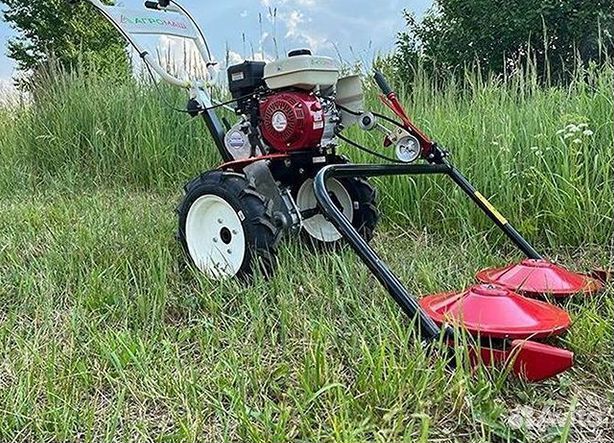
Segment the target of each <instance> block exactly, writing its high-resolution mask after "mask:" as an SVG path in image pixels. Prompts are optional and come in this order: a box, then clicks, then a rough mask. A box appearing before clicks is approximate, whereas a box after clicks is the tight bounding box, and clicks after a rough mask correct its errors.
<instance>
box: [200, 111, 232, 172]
mask: <svg viewBox="0 0 614 443" xmlns="http://www.w3.org/2000/svg"><path fill="white" fill-rule="evenodd" d="M202 116H203V119H204V120H205V124H206V125H207V129H208V130H209V134H211V138H212V139H213V142H214V143H215V146H216V147H217V150H218V151H219V153H220V156H221V157H222V160H223V161H224V162H229V161H232V160H234V158H233V157H232V155H230V152H228V149H226V144H225V143H224V137H225V135H226V130H225V129H224V126H223V125H222V122H221V121H220V118H219V117H218V115H217V113H216V112H215V110H213V109H207V110H205V111H204V112H203V113H202Z"/></svg>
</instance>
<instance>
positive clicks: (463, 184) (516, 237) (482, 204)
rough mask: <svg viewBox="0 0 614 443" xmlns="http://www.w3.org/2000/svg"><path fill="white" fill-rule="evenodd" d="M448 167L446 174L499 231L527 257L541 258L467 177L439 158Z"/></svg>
mask: <svg viewBox="0 0 614 443" xmlns="http://www.w3.org/2000/svg"><path fill="white" fill-rule="evenodd" d="M439 164H442V165H446V166H447V167H448V168H449V171H448V172H447V174H448V176H449V177H450V178H451V179H452V180H453V181H454V183H456V184H457V185H458V187H459V188H461V189H462V190H463V192H464V193H465V194H467V195H468V196H469V198H471V200H473V202H474V203H475V204H476V205H477V206H478V207H479V208H480V209H481V210H482V211H483V212H484V214H486V215H487V216H488V218H490V219H491V220H492V221H493V222H494V223H495V225H497V227H499V229H501V231H503V233H504V234H505V235H507V237H508V238H509V239H510V240H511V241H512V242H513V243H514V244H515V245H516V247H517V248H518V249H520V250H521V251H522V252H523V254H525V255H526V256H527V257H528V258H531V259H534V260H541V259H543V256H542V255H541V254H539V253H538V252H537V251H536V250H535V248H533V246H531V244H530V243H529V242H528V241H527V240H526V239H525V238H524V237H523V236H522V235H520V233H519V232H518V231H517V230H516V228H514V227H513V226H512V225H511V224H510V222H509V221H507V219H506V218H505V217H503V216H502V215H501V213H499V211H497V209H496V208H495V207H494V206H493V205H492V204H491V203H490V202H489V201H488V200H487V199H486V197H484V196H483V195H482V194H481V193H480V192H479V191H478V190H477V189H475V188H474V187H473V185H472V184H471V183H470V182H469V180H467V178H466V177H465V176H464V175H463V174H461V173H460V171H459V170H458V169H456V168H455V167H454V166H453V165H452V164H451V163H450V162H449V161H448V160H446V159H445V158H444V159H441V160H440V163H439Z"/></svg>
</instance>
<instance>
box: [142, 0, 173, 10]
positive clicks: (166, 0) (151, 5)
mask: <svg viewBox="0 0 614 443" xmlns="http://www.w3.org/2000/svg"><path fill="white" fill-rule="evenodd" d="M169 4H170V0H158V1H155V2H153V1H146V2H145V7H146V8H147V9H164V8H168V6H169Z"/></svg>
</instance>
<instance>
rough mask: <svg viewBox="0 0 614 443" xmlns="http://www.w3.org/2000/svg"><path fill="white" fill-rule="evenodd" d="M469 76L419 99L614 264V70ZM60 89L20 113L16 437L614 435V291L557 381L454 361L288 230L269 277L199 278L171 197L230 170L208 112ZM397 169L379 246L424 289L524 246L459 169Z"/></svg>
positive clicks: (470, 167) (419, 113)
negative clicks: (451, 176)
mask: <svg viewBox="0 0 614 443" xmlns="http://www.w3.org/2000/svg"><path fill="white" fill-rule="evenodd" d="M468 76H469V77H468V78H469V80H470V82H469V83H468V85H469V86H463V87H461V86H460V85H458V84H454V83H450V84H448V85H446V86H444V87H442V88H440V89H439V90H438V91H436V92H432V88H431V87H430V86H429V84H428V81H427V79H419V80H418V81H417V83H416V85H414V88H413V89H412V91H407V92H406V93H405V95H406V96H407V102H408V103H409V108H410V111H411V113H412V115H415V116H416V120H417V121H418V122H419V123H420V124H421V125H423V126H425V127H426V128H427V130H428V131H429V132H430V133H432V134H436V135H437V139H438V140H440V142H441V143H442V144H443V145H445V146H449V147H450V148H451V149H452V150H453V160H454V161H455V162H456V163H457V165H458V166H459V167H460V168H461V170H463V171H465V172H467V175H468V176H469V177H471V178H472V180H473V181H474V182H475V184H476V185H477V187H478V188H480V189H481V190H482V191H483V193H484V194H486V195H489V196H492V201H493V202H494V203H496V204H497V205H498V206H499V207H500V208H501V209H502V211H503V212H504V213H505V214H506V215H507V216H508V218H510V219H511V220H513V221H514V222H515V223H516V225H517V226H518V228H519V229H520V230H521V231H522V232H524V233H526V234H527V235H528V237H529V238H530V239H531V240H533V241H534V242H535V243H536V245H537V246H538V247H539V249H541V250H544V251H546V252H547V253H548V254H549V255H550V256H551V257H554V258H556V259H557V260H559V261H561V262H563V263H565V264H567V265H570V266H572V267H573V268H575V269H580V270H588V269H590V268H592V267H596V266H606V265H608V264H609V262H610V260H611V252H612V251H611V249H610V248H611V239H612V216H613V213H614V211H613V209H614V208H613V206H614V195H613V181H612V164H613V160H614V147H613V146H614V142H613V140H614V137H613V134H612V114H613V112H614V104H613V98H612V95H611V90H612V86H613V78H614V77H613V72H612V68H611V67H610V66H606V67H604V68H602V69H600V70H588V71H586V72H583V73H579V74H578V79H577V80H576V82H574V83H573V84H572V85H570V86H569V87H567V88H548V89H545V88H539V87H538V86H537V85H536V83H535V82H533V81H532V80H531V76H530V75H525V76H518V77H515V78H511V79H508V80H506V81H505V82H500V81H496V80H494V79H479V78H476V77H472V76H471V75H470V74H468ZM44 91H45V92H44V93H42V92H41V94H43V95H41V96H40V98H39V105H38V106H36V107H32V108H28V109H18V110H11V111H10V112H9V111H0V112H1V117H0V205H1V209H2V210H1V211H0V282H1V285H0V353H1V357H0V365H1V371H0V441H96V442H98V441H149V440H154V441H263V442H281V441H305V442H306V441H330V442H333V441H334V442H354V441H355V442H364V441H380V442H383V441H394V442H396V441H406V442H414V441H416V442H426V441H445V442H486V441H497V442H517V441H526V442H564V441H591V442H607V441H611V438H612V437H611V435H610V433H609V430H610V429H611V427H612V425H613V422H614V411H613V409H612V406H611V405H612V404H613V402H614V391H613V389H612V386H614V358H613V357H612V350H611V343H612V340H613V339H614V324H613V321H612V319H613V318H614V301H613V300H614V299H613V298H612V295H613V292H612V289H611V288H610V289H607V290H606V291H605V292H604V293H603V294H601V295H598V296H596V297H591V298H574V299H571V300H568V301H565V302H564V303H563V306H564V307H565V308H566V309H568V310H569V312H570V313H571V315H572V318H573V320H574V325H573V327H572V329H571V330H570V332H569V334H568V335H566V336H565V337H563V338H561V339H558V340H557V343H558V344H560V345H561V346H564V347H567V348H569V349H571V350H573V351H574V352H576V359H577V361H576V365H575V367H574V369H573V370H571V371H569V372H568V373H566V374H564V375H562V376H560V377H559V378H557V379H553V380H549V381H547V382H544V383H541V384H537V385H527V384H525V383H523V382H521V381H518V380H514V379H510V378H508V377H506V374H505V373H504V372H501V371H481V370H478V371H477V372H475V373H470V372H469V371H467V370H465V369H463V365H462V364H461V367H460V368H459V369H457V370H455V371H449V370H448V369H446V368H445V367H444V364H443V362H442V360H441V359H439V358H437V356H432V355H425V353H424V351H423V350H422V349H421V348H420V346H419V345H418V344H416V343H415V342H414V341H413V340H412V335H411V325H410V321H409V320H408V319H406V318H404V317H403V316H402V315H401V314H400V313H399V310H398V308H397V307H396V305H395V304H394V302H393V301H392V300H390V299H389V297H387V295H386V293H385V292H384V291H383V290H382V289H381V288H379V286H378V285H377V284H376V282H375V281H374V279H373V278H372V277H370V276H369V275H368V273H367V272H366V269H365V268H364V266H363V265H362V264H361V263H360V261H359V260H358V259H357V258H356V257H355V256H354V255H353V254H352V253H351V252H350V251H342V252H340V253H338V254H319V255H315V254H312V253H310V252H309V251H308V250H307V249H306V248H304V247H302V246H301V245H300V244H298V243H297V242H296V241H289V242H287V243H285V244H284V245H283V247H282V251H281V254H280V272H278V273H277V274H276V275H275V276H274V278H273V279H272V280H270V281H263V280H257V281H256V282H254V284H253V285H251V286H249V287H246V286H240V285H238V284H236V283H233V282H224V283H222V284H216V283H212V282H210V281H208V280H207V279H205V278H203V277H201V276H199V275H196V274H195V273H193V272H192V271H191V270H190V269H189V268H186V266H185V265H184V262H183V259H182V254H181V251H180V250H179V248H178V246H177V245H176V243H175V241H174V239H173V232H174V230H175V223H176V221H175V218H174V214H173V209H174V207H175V205H176V203H177V201H178V200H179V198H180V190H181V186H182V185H183V183H184V182H185V181H186V180H187V179H188V178H190V177H191V176H193V175H195V174H197V173H198V172H200V171H201V170H205V169H208V168H211V167H214V165H216V164H217V158H216V156H215V153H214V152H213V150H212V148H211V145H210V142H209V140H208V138H207V136H206V135H204V131H203V127H202V123H201V122H199V121H190V120H188V119H187V117H186V116H183V115H175V114H172V113H170V112H169V111H167V110H166V109H164V108H162V107H161V106H160V103H159V100H158V98H157V96H156V95H155V94H154V93H153V92H152V91H151V90H149V89H148V88H145V87H140V86H137V85H121V84H113V83H112V82H109V81H108V80H104V79H95V78H91V77H87V76H76V77H73V78H66V77H64V78H60V79H58V80H57V81H56V82H55V83H52V84H50V85H49V86H47V87H46V88H45V90H44ZM372 95H373V91H370V96H372ZM170 97H171V98H175V97H177V96H170ZM369 100H370V103H372V104H373V103H375V102H374V99H373V97H371V98H370V99H369ZM580 124H587V125H588V126H587V127H584V126H583V127H582V128H581V129H580V130H578V131H576V130H575V128H574V126H575V127H578V125H580ZM569 125H574V126H569ZM558 131H562V132H560V133H557V132H558ZM584 131H592V135H589V134H590V133H589V132H587V133H586V134H585V133H584ZM566 134H572V136H568V137H567V138H565V137H566ZM352 136H354V137H355V138H360V139H361V140H362V141H363V142H368V141H369V139H368V135H365V134H358V133H357V132H355V131H353V132H352ZM574 140H580V142H579V143H578V142H575V141H574ZM378 145H379V141H378ZM350 155H351V156H352V157H353V158H355V159H361V158H362V157H361V156H360V155H356V153H353V152H351V153H350ZM377 183H378V187H379V188H380V190H381V196H382V210H383V213H384V215H385V217H384V220H383V222H382V226H381V227H380V229H379V231H378V234H377V236H376V239H375V245H376V246H377V249H378V250H380V251H381V252H382V255H383V257H384V258H385V259H386V260H387V261H388V262H389V263H390V264H391V266H392V267H393V269H395V270H396V271H398V273H399V275H400V277H401V278H402V280H403V281H404V282H406V283H407V285H408V287H409V288H410V289H411V290H412V291H413V292H414V293H417V294H427V293H430V292H434V291H441V290H448V289H458V288H462V287H464V286H467V285H468V284H470V283H471V282H472V281H473V275H474V273H475V271H476V270H477V269H479V268H482V267H485V266H489V265H494V264H501V263H504V262H507V261H512V260H517V259H518V258H519V255H518V253H517V252H516V251H515V250H513V249H512V248H511V247H510V245H509V244H508V243H507V242H505V241H504V240H503V239H502V238H501V236H500V235H499V234H498V233H497V232H496V231H494V230H493V229H492V227H491V226H490V225H489V223H488V222H487V221H486V220H484V218H483V217H482V216H481V215H480V214H479V212H478V211H476V210H475V209H474V208H473V207H472V206H471V205H470V204H469V203H468V202H467V201H466V199H465V198H464V197H463V196H462V195H461V194H459V193H458V191H456V190H455V189H454V188H453V187H452V186H451V185H450V184H449V183H446V182H445V181H442V180H432V179H419V180H416V181H409V183H408V181H407V180H405V179H393V180H382V181H378V182H377ZM459 358H460V359H461V363H462V355H459ZM608 439H610V440H608Z"/></svg>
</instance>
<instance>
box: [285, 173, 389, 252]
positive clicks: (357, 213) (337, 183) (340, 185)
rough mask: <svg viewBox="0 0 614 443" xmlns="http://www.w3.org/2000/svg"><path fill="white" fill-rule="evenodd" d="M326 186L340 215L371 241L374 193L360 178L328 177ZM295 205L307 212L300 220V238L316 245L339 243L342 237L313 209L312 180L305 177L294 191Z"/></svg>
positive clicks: (373, 221) (374, 203)
mask: <svg viewBox="0 0 614 443" xmlns="http://www.w3.org/2000/svg"><path fill="white" fill-rule="evenodd" d="M326 186H327V188H328V190H329V192H330V194H331V197H332V199H333V202H334V203H335V205H336V206H337V207H338V208H339V209H340V210H341V212H343V215H344V216H345V217H346V218H347V219H348V220H351V222H352V225H353V226H354V227H355V228H356V230H357V231H358V232H359V233H360V235H362V237H363V238H364V239H365V240H367V241H371V239H372V238H373V234H374V232H375V227H376V226H377V222H378V220H379V213H378V211H377V192H376V190H375V188H373V187H372V186H371V185H370V184H369V182H368V181H367V180H366V179H364V178H342V179H329V180H328V181H327V183H326ZM296 204H297V206H298V207H299V209H300V210H301V212H302V213H305V212H307V214H308V215H307V216H306V218H305V219H304V220H303V230H302V232H303V238H304V239H306V240H307V242H308V243H310V244H312V245H314V246H317V247H325V248H326V247H332V246H335V245H337V244H338V243H339V241H340V240H341V238H342V236H341V234H340V233H339V231H337V228H335V227H334V226H333V224H332V223H330V222H329V221H328V220H326V219H325V218H324V216H323V215H322V214H320V213H317V214H315V215H311V214H309V213H310V212H312V211H313V212H315V210H316V208H317V200H316V196H315V193H314V191H313V180H312V179H307V180H305V181H304V182H303V184H302V185H301V186H300V187H299V189H298V191H297V192H296Z"/></svg>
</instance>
